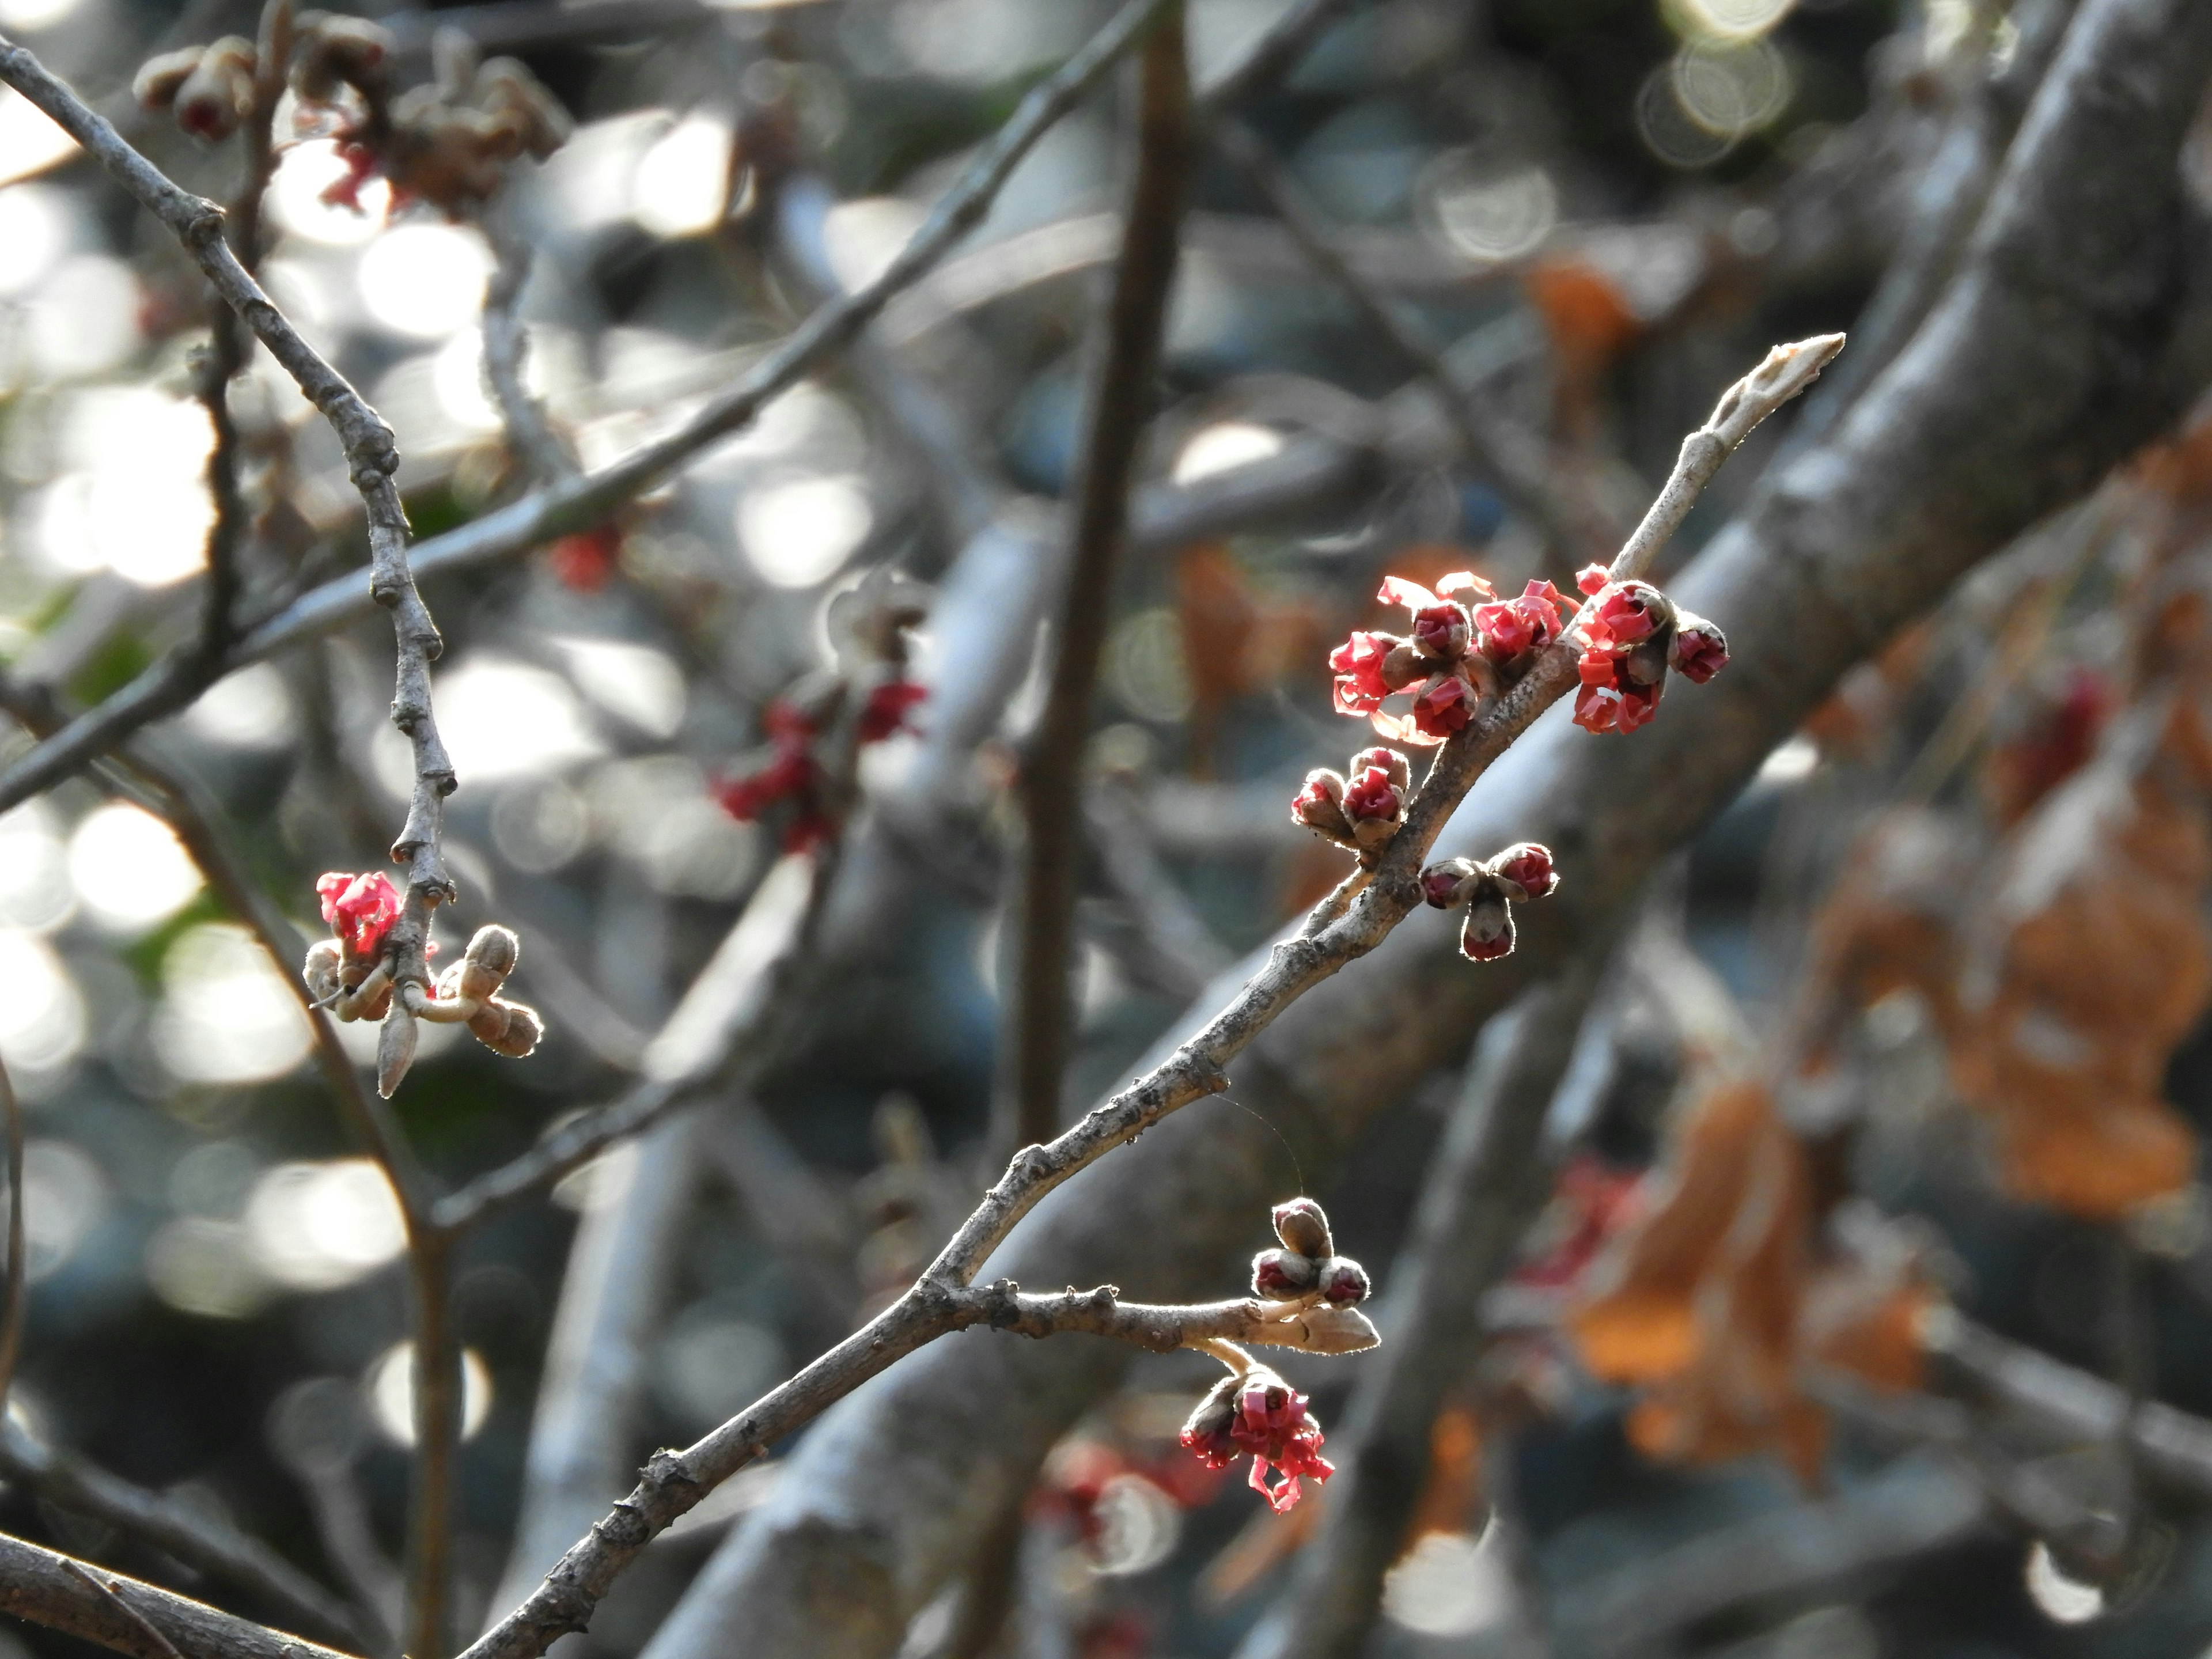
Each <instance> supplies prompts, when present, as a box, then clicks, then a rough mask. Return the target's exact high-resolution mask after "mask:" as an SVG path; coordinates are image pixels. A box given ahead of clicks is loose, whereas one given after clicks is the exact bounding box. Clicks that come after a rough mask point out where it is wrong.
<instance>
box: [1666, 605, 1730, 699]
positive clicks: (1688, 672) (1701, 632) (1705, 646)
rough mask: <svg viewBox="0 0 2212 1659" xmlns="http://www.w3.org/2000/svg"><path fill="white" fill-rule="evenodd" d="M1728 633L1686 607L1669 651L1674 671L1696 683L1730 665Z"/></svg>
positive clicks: (1698, 683) (1669, 659) (1700, 682)
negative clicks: (1692, 613) (1691, 612)
mask: <svg viewBox="0 0 2212 1659" xmlns="http://www.w3.org/2000/svg"><path fill="white" fill-rule="evenodd" d="M1728 659H1729V648H1728V636H1727V635H1724V634H1723V633H1722V632H1721V630H1720V629H1717V628H1716V627H1714V626H1713V625H1712V623H1709V622H1707V621H1706V620H1705V618H1704V617H1696V616H1692V615H1691V614H1690V612H1688V611H1683V612H1682V613H1681V620H1680V622H1679V623H1677V624H1676V625H1675V629H1674V647H1673V648H1672V649H1671V650H1670V651H1669V652H1668V661H1669V662H1670V663H1671V664H1672V665H1673V666H1674V671H1675V672H1676V673H1677V674H1680V676H1681V677H1682V678H1684V679H1686V680H1688V681H1689V682H1690V683H1691V684H1693V685H1703V684H1705V682H1706V681H1707V680H1709V679H1711V678H1712V677H1713V676H1714V675H1716V674H1717V673H1719V672H1720V671H1721V670H1722V669H1723V668H1725V667H1727V666H1728Z"/></svg>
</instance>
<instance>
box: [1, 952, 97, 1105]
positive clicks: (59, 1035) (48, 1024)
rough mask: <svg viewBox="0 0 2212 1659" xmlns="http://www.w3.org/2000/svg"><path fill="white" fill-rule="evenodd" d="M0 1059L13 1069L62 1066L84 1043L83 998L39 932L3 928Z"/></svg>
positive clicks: (52, 1069)
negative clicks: (4, 987)
mask: <svg viewBox="0 0 2212 1659" xmlns="http://www.w3.org/2000/svg"><path fill="white" fill-rule="evenodd" d="M0 985H4V986H6V987H8V994H7V995H6V996H4V997H0V1060H6V1061H7V1063H8V1068H9V1071H11V1072H15V1073H18V1074H22V1073H46V1072H58V1071H59V1070H60V1069H61V1068H62V1067H63V1066H66V1065H68V1064H69V1063H70V1060H74V1059H76V1051H77V1050H78V1049H79V1048H82V1047H83V1046H84V999H83V998H82V996H81V995H79V994H78V993H77V988H76V981H75V980H73V979H71V978H70V975H69V969H66V968H64V967H63V966H62V961H61V958H60V957H58V956H56V955H55V954H54V952H53V948H52V946H51V945H48V944H47V943H46V940H44V939H40V937H39V936H38V935H37V934H35V933H25V932H23V931H22V930H21V929H20V928H0Z"/></svg>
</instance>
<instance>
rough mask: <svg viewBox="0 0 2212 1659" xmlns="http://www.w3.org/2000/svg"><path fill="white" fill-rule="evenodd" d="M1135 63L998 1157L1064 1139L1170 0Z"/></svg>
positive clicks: (1150, 372) (1058, 630)
mask: <svg viewBox="0 0 2212 1659" xmlns="http://www.w3.org/2000/svg"><path fill="white" fill-rule="evenodd" d="M1140 63H1141V68H1142V74H1141V91H1140V93H1139V106H1138V112H1137V165H1136V177H1135V179H1134V180H1133V183H1132V185H1131V188H1130V192H1129V210H1128V215H1127V221H1126V224H1127V229H1126V230H1125V231H1124V233H1123V236H1122V241H1121V257H1120V258H1119V260H1118V261H1117V262H1116V264H1115V271H1114V289H1113V295H1112V298H1111V299H1110V301H1109V302H1108V306H1107V319H1106V331H1105V339H1104V343H1103V353H1104V355H1103V360H1102V362H1101V367H1100V371H1099V376H1098V381H1097V387H1096V389H1095V390H1094V392H1092V395H1091V411H1090V432H1089V434H1088V435H1087V437H1086V439H1085V446H1084V461H1083V469H1082V478H1081V483H1080V484H1079V491H1078V495H1077V501H1076V507H1075V516H1074V523H1073V529H1072V532H1071V537H1070V551H1069V556H1068V561H1067V568H1066V573H1065V574H1064V575H1063V576H1062V578H1061V580H1062V582H1063V584H1064V586H1063V588H1062V592H1061V600H1060V615H1059V617H1058V618H1057V621H1056V623H1055V625H1054V630H1053V631H1054V636H1055V637H1054V652H1053V659H1052V671H1051V678H1050V680H1049V682H1048V690H1047V691H1046V694H1045V704H1044V712H1043V714H1042V715H1041V716H1039V718H1038V720H1037V723H1036V729H1035V731H1034V732H1031V734H1030V738H1029V740H1028V743H1027V744H1026V752H1025V754H1024V759H1023V764H1022V775H1021V798H1022V806H1023V811H1024V820H1025V826H1024V827H1025V829H1026V832H1027V833H1026V837H1025V842H1024V851H1023V868H1022V890H1021V904H1020V912H1019V914H1020V921H1021V951H1020V957H1019V969H1018V974H1017V976H1016V979H1015V993H1014V997H1013V1018H1012V1019H1011V1020H1010V1021H1009V1022H1008V1031H1007V1036H1006V1042H1007V1045H1008V1048H1009V1054H1010V1058H1011V1064H1010V1065H1009V1066H1008V1067H1007V1072H1008V1074H1009V1076H1008V1081H1009V1082H1010V1084H1011V1085H1012V1092H1011V1095H1010V1096H1009V1097H1008V1102H1007V1103H1008V1105H1009V1106H1010V1108H1011V1116H1010V1118H1009V1119H1008V1120H1007V1121H1006V1123H1005V1124H1004V1126H1003V1127H1002V1130H1001V1133H1000V1137H999V1140H1000V1148H1001V1149H1002V1150H1003V1149H1005V1148H1006V1147H1008V1146H1030V1145H1033V1144H1035V1143H1036V1142H1038V1141H1043V1140H1049V1139H1051V1138H1052V1136H1053V1133H1054V1131H1055V1130H1057V1129H1058V1128H1059V1127H1060V1081H1061V1078H1062V1076H1063V1074H1064V1073H1065V1072H1066V1066H1067V1046H1068V1031H1069V1027H1070V1025H1071V1024H1073V1007H1072V1006H1071V998H1070V995H1069V989H1070V987H1069V983H1068V981H1069V973H1070V969H1071V964H1072V960H1073V950H1074V942H1075V896H1076V889H1077V887H1078V884H1079V880H1080V876H1081V865H1082V860H1083V805H1082V788H1083V759H1084V751H1085V743H1084V740H1085V737H1086V736H1087V735H1088V733H1089V730H1090V725H1091V696H1092V692H1093V690H1095V689H1096V687H1097V680H1098V662H1099V658H1100V655H1101V653H1103V651H1104V649H1105V645H1106V626H1107V622H1108V619H1109V617H1110V616H1111V614H1112V605H1111V603H1110V601H1111V598H1112V594H1113V587H1114V571H1115V566H1116V564H1117V563H1118V562H1119V561H1120V556H1121V541H1122V532H1123V531H1124V529H1125V528H1126V527H1127V522H1128V513H1129V481H1130V478H1131V477H1132V475H1133V473H1134V471H1135V469H1136V464H1137V449H1138V444H1139V441H1140V440H1141V439H1142V438H1143V436H1144V433H1145V428H1146V424H1147V422H1149V421H1150V419H1151V416H1152V407H1153V404H1154V401H1155V391H1154V387H1153V379H1154V376H1155V374H1156V373H1157V372H1158V366H1159V359H1160V336H1161V331H1162V329H1163V328H1164V326H1165V325H1166V321H1167V309H1168V295H1169V292H1170V289H1172V288H1173V286H1174V283H1175V273H1176V251H1177V246H1178V243H1179V241H1180V231H1181V227H1182V209H1183V204H1184V199H1185V189H1186V185H1187V183H1188V173H1189V168H1190V154H1191V142H1190V138H1191V130H1190V66H1189V64H1188V60H1187V58H1185V56H1184V46H1183V15H1182V5H1181V4H1180V3H1179V0H1178V3H1176V4H1173V5H1170V7H1169V8H1168V9H1166V11H1165V12H1164V15H1162V17H1161V19H1160V21H1159V22H1158V25H1157V26H1156V27H1154V29H1153V31H1152V34H1151V35H1150V36H1149V37H1148V38H1147V39H1146V42H1145V48H1144V52H1143V54H1142V57H1141V59H1140Z"/></svg>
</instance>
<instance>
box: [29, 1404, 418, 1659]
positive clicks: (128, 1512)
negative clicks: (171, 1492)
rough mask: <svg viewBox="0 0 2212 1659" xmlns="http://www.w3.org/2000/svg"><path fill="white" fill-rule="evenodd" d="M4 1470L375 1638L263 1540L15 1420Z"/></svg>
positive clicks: (304, 1611)
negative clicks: (48, 1441) (111, 1470)
mask: <svg viewBox="0 0 2212 1659" xmlns="http://www.w3.org/2000/svg"><path fill="white" fill-rule="evenodd" d="M0 1473H4V1474H6V1475H7V1477H8V1479H9V1480H13V1481H16V1482H19V1483H21V1485H23V1486H27V1487H28V1488H30V1490H32V1491H33V1492H37V1493H38V1494H39V1496H40V1498H45V1499H46V1501H47V1502H48V1503H50V1504H54V1505H55V1506H56V1507H57V1508H59V1509H64V1510H69V1511H70V1512H71V1513H72V1514H76V1515H82V1516H86V1517H87V1518H88V1519H90V1520H94V1521H97V1522H100V1524H101V1525H103V1526H107V1527H112V1528H114V1529H115V1530H116V1531H118V1532H119V1533H122V1534H125V1535H126V1536H128V1537H131V1538H136V1539H138V1540H140V1541H143V1542H145V1543H149V1544H151V1545H153V1546H154V1547H155V1548H156V1549H159V1550H162V1551H164V1552H166V1553H168V1554H170V1555H173V1556H174V1557H176V1559H178V1560H179V1561H181V1562H183V1563H184V1564H185V1565H186V1566H189V1567H197V1568H198V1569H199V1570H200V1571H203V1572H207V1573H211V1574H213V1575H214V1576H216V1577H219V1578H222V1579H224V1580H227V1581H228V1583H231V1584H233V1585H234V1586H236V1587H237V1588H238V1589H242V1590H244V1591H246V1594H248V1595H252V1596H253V1597H255V1598H256V1599H258V1600H259V1601H264V1602H265V1603H266V1604H267V1605H268V1606H269V1607H270V1609H272V1610H273V1611H275V1612H276V1613H277V1614H278V1615H279V1616H280V1617H282V1618H284V1619H288V1620H294V1621H295V1622H296V1623H297V1624H299V1625H300V1626H302V1627H304V1628H306V1629H307V1630H311V1631H314V1632H318V1633H319V1634H321V1635H325V1636H329V1637H334V1638H337V1640H339V1641H341V1642H348V1643H356V1644H367V1645H368V1646H371V1647H374V1646H375V1645H376V1644H374V1642H373V1641H371V1640H370V1638H369V1635H368V1632H364V1631H363V1630H362V1628H361V1621H360V1620H359V1619H357V1618H356V1617H355V1615H354V1613H353V1612H352V1610H351V1609H350V1608H349V1607H347V1606H346V1605H345V1603H344V1602H343V1601H339V1600H338V1598H337V1597H336V1596H334V1595H331V1593H330V1592H329V1591H328V1590H326V1589H324V1588H323V1587H322V1586H321V1585H320V1584H318V1583H315V1581H314V1580H313V1579H312V1578H310V1577H307V1575H306V1574H305V1573H303V1572H301V1571H300V1570H299V1569H298V1568H297V1567H295V1566H294V1565H292V1564H291V1563H290V1562H289V1561H287V1560H286V1559H284V1558H283V1556H281V1555H279V1554H277V1553H276V1551H275V1550H273V1549H271V1548H270V1547H269V1546H268V1545H266V1544H264V1543H263V1542H262V1541H260V1540H259V1539H258V1538H252V1537H249V1536H248V1535H246V1534H245V1533H242V1532H239V1531H237V1530H236V1529H234V1528H233V1527H232V1526H231V1525H230V1524H229V1523H228V1522H226V1521H224V1520H222V1518H221V1517H220V1516H212V1515H210V1514H209V1513H207V1512H206V1511H205V1510H200V1509H196V1508H191V1507H189V1506H187V1505H185V1504H179V1502H178V1501H177V1500H176V1499H175V1498H171V1497H169V1496H168V1495H167V1494H166V1493H163V1492H149V1491H147V1490H146V1489H145V1488H143V1487H142V1486H133V1485H132V1484H131V1482H130V1481H128V1480H124V1479H122V1478H121V1477H120V1476H118V1475H115V1474H110V1473H108V1471H106V1469H103V1468H99V1467H98V1466H97V1465H95V1464H93V1463H91V1462H88V1461H87V1460H86V1459H84V1458H83V1457H82V1456H80V1455H77V1454H76V1453H75V1452H72V1451H68V1450H64V1449H61V1448H59V1447H55V1446H48V1445H46V1444H44V1443H41V1442H40V1441H37V1440H34V1439H33V1438H32V1437H31V1436H30V1435H29V1434H27V1432H26V1431H24V1430H23V1429H21V1427H19V1426H18V1425H16V1424H15V1423H14V1422H13V1421H6V1422H0Z"/></svg>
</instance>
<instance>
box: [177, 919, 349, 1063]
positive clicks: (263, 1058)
mask: <svg viewBox="0 0 2212 1659" xmlns="http://www.w3.org/2000/svg"><path fill="white" fill-rule="evenodd" d="M161 984H162V997H161V1006H159V1007H157V1008H156V1009H155V1011H154V1023H153V1033H152V1034H153V1040H154V1052H155V1054H158V1055H159V1056H160V1057H161V1063H162V1064H163V1065H164V1066H167V1067H168V1068H169V1071H170V1073H171V1074H172V1075H173V1076H175V1077H177V1078H178V1079H180V1080H182V1081H184V1082H186V1083H207V1084H239V1083H259V1082H263V1081H264V1080H265V1079H270V1078H272V1077H282V1076H283V1075H284V1073H287V1072H289V1071H290V1070H291V1069H292V1068H293V1067H294V1066H297V1065H298V1064H299V1063H300V1062H301V1060H304V1059H306V1058H307V1049H308V1048H309V1047H310V1046H311V1045H312V1043H313V1034H312V1033H311V1032H310V1031H309V1030H308V1027H307V1016H306V1015H305V1014H304V1013H302V1012H301V1011H300V1003H299V999H298V998H297V997H295V995H293V994H292V987H290V986H289V984H287V983H286V982H285V980H284V978H283V975H281V974H280V973H279V972H278V971H277V969H276V965H275V964H274V963H271V962H270V960H269V957H268V954H267V953H266V952H265V951H263V950H262V949H261V947H260V946H259V945H257V944H255V943H254V942H253V939H252V936H251V935H250V934H248V933H246V930H245V929H244V928H242V927H232V926H230V925H228V923H210V924H209V925H207V926H204V927H192V928H188V929H186V930H185V932H184V933H181V934H179V936H178V938H177V942H176V943H175V944H173V945H171V946H170V947H169V953H168V955H167V956H166V957H163V958H162V959H161Z"/></svg>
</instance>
